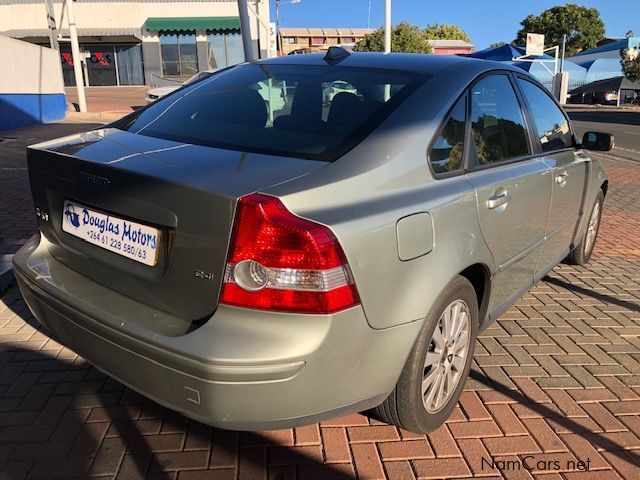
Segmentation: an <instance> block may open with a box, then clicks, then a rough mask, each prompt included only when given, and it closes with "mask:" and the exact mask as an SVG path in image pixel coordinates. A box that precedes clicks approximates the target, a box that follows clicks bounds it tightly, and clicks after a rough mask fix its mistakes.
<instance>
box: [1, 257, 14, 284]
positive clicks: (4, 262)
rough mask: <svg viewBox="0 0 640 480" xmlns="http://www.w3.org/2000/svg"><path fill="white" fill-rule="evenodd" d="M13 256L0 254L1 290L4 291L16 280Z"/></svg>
mask: <svg viewBox="0 0 640 480" xmlns="http://www.w3.org/2000/svg"><path fill="white" fill-rule="evenodd" d="M12 258H13V255H0V292H4V291H5V290H6V289H7V288H9V285H11V284H12V283H13V281H14V276H13V267H12V264H11V259H12Z"/></svg>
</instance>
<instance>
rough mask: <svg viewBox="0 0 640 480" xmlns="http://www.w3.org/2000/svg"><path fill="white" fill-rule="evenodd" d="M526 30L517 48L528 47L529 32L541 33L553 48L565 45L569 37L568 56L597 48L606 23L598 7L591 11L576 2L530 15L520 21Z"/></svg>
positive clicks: (519, 34) (517, 38) (522, 29)
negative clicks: (526, 45)
mask: <svg viewBox="0 0 640 480" xmlns="http://www.w3.org/2000/svg"><path fill="white" fill-rule="evenodd" d="M520 24H521V25H522V28H521V29H520V30H519V31H518V35H517V37H516V39H515V40H514V43H515V44H516V45H520V46H524V45H525V44H526V42H527V33H541V34H544V36H545V43H546V44H547V45H549V46H551V45H559V44H561V43H562V36H563V35H566V36H567V55H573V54H575V53H578V52H581V51H582V50H586V49H587V48H593V47H595V46H596V42H598V41H599V40H600V39H602V37H603V36H604V22H603V21H602V19H601V18H600V12H599V11H598V9H597V8H587V7H583V6H580V5H576V4H575V3H567V4H566V5H564V6H556V7H552V8H549V9H548V10H545V11H544V12H542V13H541V14H540V15H529V16H528V17H527V18H525V19H524V20H522V22H520Z"/></svg>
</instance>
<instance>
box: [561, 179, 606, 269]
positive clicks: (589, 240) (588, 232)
mask: <svg viewBox="0 0 640 480" xmlns="http://www.w3.org/2000/svg"><path fill="white" fill-rule="evenodd" d="M603 205H604V194H603V193H602V190H600V191H599V192H598V195H597V196H596V201H595V202H593V207H591V212H590V213H589V220H588V223H587V228H586V229H585V231H584V233H583V234H582V238H580V242H579V243H578V244H577V245H576V246H575V247H574V249H573V250H572V251H571V253H570V254H569V255H568V256H567V258H566V259H565V263H568V264H570V265H586V264H587V263H588V262H589V260H591V255H592V254H593V249H594V247H595V245H596V239H597V238H598V230H599V229H600V220H601V219H602V207H603Z"/></svg>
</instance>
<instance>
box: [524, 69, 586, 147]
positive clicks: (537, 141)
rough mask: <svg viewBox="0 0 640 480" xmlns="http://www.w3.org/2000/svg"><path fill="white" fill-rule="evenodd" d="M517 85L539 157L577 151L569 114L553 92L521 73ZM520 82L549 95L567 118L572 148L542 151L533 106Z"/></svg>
mask: <svg viewBox="0 0 640 480" xmlns="http://www.w3.org/2000/svg"><path fill="white" fill-rule="evenodd" d="M515 77H516V78H515V83H516V85H517V87H518V91H519V92H520V95H521V96H522V100H523V102H524V104H525V105H526V110H527V114H528V115H529V123H530V124H531V130H532V132H533V133H535V137H536V138H535V142H534V144H535V147H536V151H537V152H538V156H547V155H553V154H554V153H560V152H567V151H569V150H575V149H576V146H577V142H576V136H575V132H574V131H573V125H572V124H571V119H570V118H569V115H567V112H565V111H564V109H563V108H562V106H561V105H560V102H558V100H556V98H555V97H554V96H553V95H552V94H551V92H550V91H549V90H548V89H547V88H545V87H544V85H542V84H541V83H539V82H537V81H536V80H535V79H533V78H531V77H528V76H526V75H521V74H519V73H516V74H515ZM519 80H522V81H524V82H529V83H531V84H533V85H535V86H536V87H538V88H539V89H540V90H542V92H543V93H544V94H546V95H547V97H549V98H550V99H551V101H552V102H553V103H554V104H555V105H556V107H558V110H560V113H562V116H563V117H564V118H565V120H566V121H567V124H568V125H569V132H570V134H571V146H569V147H562V148H556V149H555V150H550V151H548V152H545V151H544V150H543V149H542V142H541V141H540V132H538V126H537V125H536V121H535V116H534V114H533V109H532V108H531V105H530V104H529V101H528V100H527V97H526V95H525V94H524V91H523V90H522V89H521V88H520V84H519Z"/></svg>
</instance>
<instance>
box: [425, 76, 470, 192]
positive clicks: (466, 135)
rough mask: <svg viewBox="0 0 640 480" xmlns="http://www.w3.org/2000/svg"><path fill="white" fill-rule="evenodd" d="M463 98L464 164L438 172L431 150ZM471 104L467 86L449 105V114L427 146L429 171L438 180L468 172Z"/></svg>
mask: <svg viewBox="0 0 640 480" xmlns="http://www.w3.org/2000/svg"><path fill="white" fill-rule="evenodd" d="M461 100H464V114H465V121H464V146H463V148H462V165H461V166H460V168H459V169H457V170H453V171H452V172H436V171H435V170H434V169H433V165H432V164H431V151H432V150H433V147H434V144H435V142H436V140H438V138H439V137H440V135H442V132H443V131H444V129H445V128H447V125H448V123H449V120H451V116H452V115H453V111H454V110H455V108H456V107H457V106H458V103H459V102H460V101H461ZM470 105H471V102H469V89H468V88H465V89H464V91H463V92H462V94H460V95H459V96H458V97H456V99H455V101H454V102H453V103H452V104H451V107H449V110H447V114H446V115H445V116H444V120H443V121H442V122H441V123H440V125H439V126H438V129H437V130H436V133H435V135H433V137H432V138H431V141H430V142H429V145H428V146H427V165H428V167H429V171H430V172H431V175H432V176H433V178H435V179H436V180H440V179H443V178H451V177H457V176H458V175H464V174H465V173H466V172H467V169H468V163H469V149H470V145H469V140H470V135H469V132H470V131H471V130H470V124H469V120H470Z"/></svg>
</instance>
